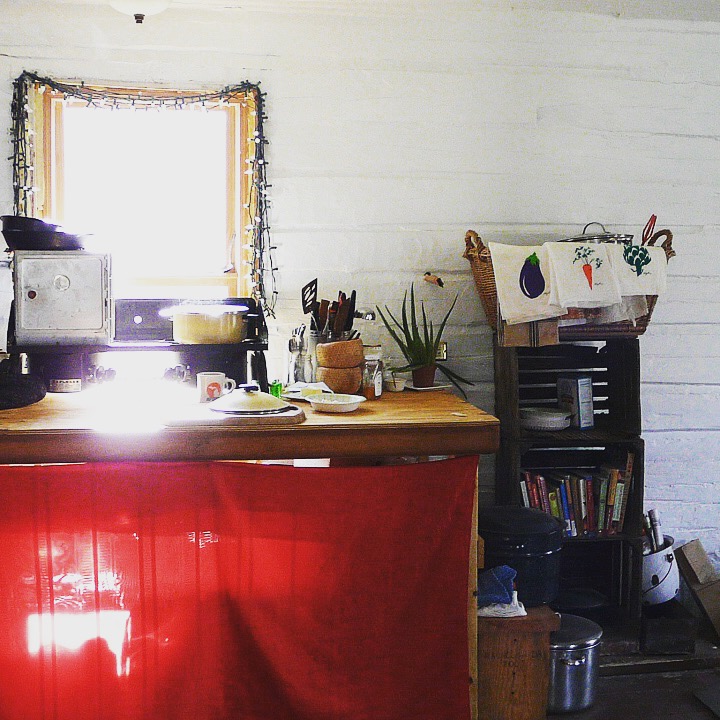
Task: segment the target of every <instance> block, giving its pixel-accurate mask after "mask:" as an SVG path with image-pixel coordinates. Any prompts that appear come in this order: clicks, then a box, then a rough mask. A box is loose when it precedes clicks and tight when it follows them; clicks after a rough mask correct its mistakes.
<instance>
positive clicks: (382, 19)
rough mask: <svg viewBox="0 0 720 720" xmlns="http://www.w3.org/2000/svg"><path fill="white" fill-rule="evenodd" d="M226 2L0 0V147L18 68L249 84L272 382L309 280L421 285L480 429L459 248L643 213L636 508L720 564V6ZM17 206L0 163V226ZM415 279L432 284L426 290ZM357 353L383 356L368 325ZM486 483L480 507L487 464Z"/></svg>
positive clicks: (324, 288)
mask: <svg viewBox="0 0 720 720" xmlns="http://www.w3.org/2000/svg"><path fill="white" fill-rule="evenodd" d="M238 4H239V3H238ZM219 5H225V6H227V9H225V10H223V9H220V7H219ZM232 5H233V3H232V2H225V3H215V2H212V3H207V4H206V5H205V9H198V8H199V6H200V4H199V3H195V4H194V5H193V4H192V3H187V2H185V3H183V2H177V3H176V4H175V6H174V7H173V8H172V9H170V10H168V11H166V12H165V13H163V14H161V15H157V16H155V17H152V18H148V19H147V20H146V22H145V23H144V24H143V25H135V24H134V23H133V22H132V20H131V19H129V18H128V17H126V16H123V15H120V14H118V13H116V12H115V11H114V10H112V9H111V8H109V7H108V6H107V5H105V4H102V3H99V2H97V3H93V4H89V5H84V4H80V3H79V2H78V3H75V2H73V1H72V0H70V1H64V2H63V1H61V0H58V2H35V1H33V2H30V1H28V0H1V1H0V9H1V10H2V23H0V129H3V130H6V129H7V128H8V127H9V112H10V98H11V91H12V80H13V79H14V78H15V77H16V76H17V75H19V73H20V72H21V71H22V70H24V69H26V70H33V71H36V72H38V73H41V74H47V75H50V76H52V77H56V78H67V79H84V80H87V81H90V80H93V81H107V82H111V81H114V82H128V83H132V82H141V83H153V84H160V85H170V86H173V85H177V86H181V87H216V86H221V85H225V84H229V83H234V82H237V81H240V80H244V79H249V80H252V81H260V82H261V86H262V87H263V89H264V90H265V91H266V92H267V109H268V113H269V122H268V124H267V132H268V137H269V139H270V142H271V144H270V146H269V148H268V159H269V163H270V165H269V177H270V179H271V182H272V185H273V188H272V194H273V207H272V213H271V223H272V232H273V238H274V241H275V243H276V245H277V259H278V264H279V267H280V272H279V275H278V279H279V290H280V298H279V304H278V318H277V322H276V323H275V324H274V330H273V333H274V334H273V338H272V348H271V359H272V364H271V367H273V368H274V370H273V371H272V372H274V373H275V374H278V375H280V374H281V373H282V367H283V365H284V355H283V349H284V346H285V345H286V340H287V337H288V332H289V330H290V328H292V326H294V325H296V324H298V323H299V322H300V321H301V319H302V318H301V314H300V307H299V300H300V287H301V286H302V285H303V284H304V283H305V282H307V281H308V280H309V279H311V278H313V277H318V279H319V283H320V293H321V295H323V296H324V297H332V296H333V295H335V294H336V293H337V291H338V290H340V289H343V290H346V291H349V290H350V289H352V288H356V289H357V290H358V293H359V298H360V304H361V305H362V306H365V307H373V306H374V305H375V304H384V303H388V304H390V305H391V306H395V307H396V306H397V305H398V303H399V301H400V299H401V297H402V293H403V291H404V290H405V288H407V287H408V286H409V284H410V283H411V282H416V285H417V286H418V288H419V291H420V293H421V295H422V297H424V298H426V299H427V305H428V309H429V311H430V312H431V313H438V314H439V313H440V312H442V310H443V309H444V308H446V307H447V306H448V304H449V302H451V300H452V298H453V297H454V295H455V294H456V293H457V294H459V300H458V305H457V308H456V310H455V312H454V314H453V317H452V326H451V327H450V329H449V332H448V335H447V339H448V342H449V350H450V362H451V365H452V367H454V368H455V369H457V370H458V371H459V372H461V373H463V374H466V375H469V376H470V377H471V378H472V379H473V380H474V381H475V383H476V384H475V386H474V388H472V392H471V393H470V397H471V399H472V401H473V402H476V403H477V404H479V405H481V406H482V407H485V408H487V409H490V410H491V409H492V405H493V386H492V353H491V334H490V332H489V329H488V326H487V323H486V321H485V318H484V316H483V313H482V309H481V307H480V303H479V300H478V297H477V294H476V292H475V288H474V286H473V283H472V279H471V276H470V272H469V267H468V265H467V262H466V261H465V260H464V259H463V258H462V251H463V236H464V233H465V231H466V230H467V229H468V228H474V229H475V230H477V231H478V232H479V233H480V234H481V235H482V236H483V238H485V239H486V240H498V241H507V242H531V241H542V240H546V239H559V238H562V237H565V236H567V235H569V234H576V233H578V232H580V231H581V230H582V227H583V225H584V224H585V223H587V222H589V221H591V220H598V221H601V222H603V223H605V224H606V226H607V227H608V228H610V229H612V230H615V231H618V232H620V231H623V232H633V233H636V234H639V233H640V231H641V230H642V227H643V225H644V224H645V221H646V220H647V218H648V217H649V215H650V214H651V213H653V212H654V213H656V214H657V215H658V227H669V228H671V229H672V230H673V232H674V234H675V241H674V246H675V248H676V250H677V257H676V258H674V259H673V260H672V262H671V264H670V283H669V290H668V293H667V295H666V296H665V297H663V298H661V300H660V302H659V304H658V307H657V309H656V312H655V316H654V320H653V323H652V325H651V328H650V329H649V330H648V332H647V333H646V335H645V336H644V337H643V338H642V340H641V347H642V358H643V370H642V373H643V398H642V400H643V416H644V427H645V438H646V443H647V461H648V462H647V472H646V478H647V485H646V497H647V500H646V507H656V508H657V509H658V510H659V512H660V513H661V517H662V519H663V523H664V527H665V530H666V532H669V533H671V534H673V535H675V536H676V538H678V539H690V538H693V537H699V538H701V539H702V541H703V543H704V544H705V546H706V548H707V549H708V550H710V551H715V552H717V551H718V550H720V402H719V400H720V388H719V383H720V377H719V372H718V366H719V363H718V360H719V356H720V313H719V310H718V308H719V301H718V296H719V295H720V262H719V261H718V246H719V241H720V202H719V200H720V197H719V188H720V66H719V65H718V63H717V58H718V56H719V55H720V17H718V14H719V13H718V11H717V9H716V8H715V7H714V4H712V3H705V2H701V1H700V0H696V1H683V2H658V3H643V2H637V0H626V1H621V0H614V1H613V0H607V1H603V0H595V1H593V2H583V3H580V2H571V1H570V0H565V1H563V0H555V1H554V2H545V3H537V2H532V1H530V0H525V1H520V2H513V3H511V2H509V1H505V0H488V1H487V2H476V1H475V0H447V1H444V2H439V1H435V2H432V1H430V0H424V1H423V0H418V1H417V2H409V1H406V0H397V1H395V2H391V1H389V0H385V1H382V0H365V1H364V2H362V1H358V2H348V0H337V2H330V1H329V0H326V1H325V2H311V1H310V0H284V1H283V0H274V1H271V0H268V2H263V3H261V2H248V3H246V2H243V3H242V6H243V8H244V9H239V8H238V9H232V8H231V7H230V6H232ZM648 5H652V6H653V7H652V8H651V9H650V8H647V7H646V6H648ZM538 8H540V9H538ZM3 137H4V138H5V139H4V140H3V142H4V143H5V146H4V149H5V152H4V154H3V157H7V156H9V155H10V152H11V150H10V144H9V140H8V136H7V133H6V132H3ZM11 208H12V187H11V167H10V163H9V162H8V161H3V162H1V163H0V211H2V212H3V213H7V212H9V211H11ZM189 210H192V209H189ZM425 271H433V272H435V273H437V274H438V275H440V276H441V277H442V278H443V280H444V282H445V287H444V288H443V289H440V288H437V287H434V286H431V285H429V284H428V283H424V282H422V281H421V277H422V274H423V273H424V272H425ZM364 335H365V337H366V338H368V339H374V338H375V337H377V338H381V339H383V338H384V336H383V334H382V332H381V331H380V329H379V328H378V327H376V326H374V325H373V324H372V323H368V324H367V326H366V327H365V328H364ZM482 476H483V487H484V494H483V501H490V500H491V484H492V466H491V461H490V460H486V461H484V464H483V473H482Z"/></svg>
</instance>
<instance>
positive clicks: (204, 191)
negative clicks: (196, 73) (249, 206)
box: [62, 104, 228, 296]
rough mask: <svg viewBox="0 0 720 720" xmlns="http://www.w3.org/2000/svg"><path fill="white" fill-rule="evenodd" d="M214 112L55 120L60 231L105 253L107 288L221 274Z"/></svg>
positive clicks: (222, 199) (89, 111) (218, 135)
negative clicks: (59, 148) (58, 125)
mask: <svg viewBox="0 0 720 720" xmlns="http://www.w3.org/2000/svg"><path fill="white" fill-rule="evenodd" d="M227 123H228V118H227V114H226V113H225V112H222V111H203V110H200V109H198V110H189V109H185V110H182V111H179V110H171V109H165V110H162V109H157V110H154V109H151V110H133V109H129V108H128V109H109V108H95V107H91V106H79V105H72V104H69V105H67V106H66V107H65V108H64V110H63V162H62V168H63V173H64V177H63V182H62V188H63V195H64V198H63V214H64V218H63V222H64V224H65V225H66V226H67V227H68V228H69V229H72V230H75V229H77V230H80V231H86V232H89V233H92V235H93V237H92V238H91V239H90V240H89V241H88V242H86V248H87V249H89V250H96V251H100V252H110V253H111V255H112V266H113V285H114V288H115V291H116V295H117V296H121V295H122V294H123V293H122V288H123V285H124V284H125V283H126V282H131V281H133V280H134V279H135V278H137V277H142V276H144V277H153V278H163V277H185V278H197V277H203V276H218V275H221V274H222V273H223V270H224V269H225V268H226V267H227V265H228V237H227V236H228V207H227V206H228V190H227V173H228V170H227V163H228V125H227Z"/></svg>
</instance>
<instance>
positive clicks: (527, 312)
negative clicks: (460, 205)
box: [488, 242, 567, 325]
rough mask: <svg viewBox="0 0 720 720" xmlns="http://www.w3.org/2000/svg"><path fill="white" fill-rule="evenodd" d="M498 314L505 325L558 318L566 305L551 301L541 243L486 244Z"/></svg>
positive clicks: (545, 261)
mask: <svg viewBox="0 0 720 720" xmlns="http://www.w3.org/2000/svg"><path fill="white" fill-rule="evenodd" d="M488 248H489V249H490V257H491V258H492V264H493V271H494V273H495V286H496V288H497V297H498V305H499V306H500V314H501V316H502V318H503V320H505V322H506V323H507V324H508V325H516V324H517V323H524V322H532V321H535V320H544V319H546V318H553V317H559V316H560V315H564V314H565V312H567V310H566V308H564V307H561V306H559V305H555V304H551V303H550V302H549V299H550V289H549V285H550V283H549V273H548V271H547V266H546V263H547V260H546V256H545V253H544V251H543V248H542V247H541V246H537V247H531V246H525V245H505V244H503V243H495V242H490V243H488Z"/></svg>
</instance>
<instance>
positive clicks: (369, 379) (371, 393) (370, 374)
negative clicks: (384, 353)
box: [362, 358, 383, 400]
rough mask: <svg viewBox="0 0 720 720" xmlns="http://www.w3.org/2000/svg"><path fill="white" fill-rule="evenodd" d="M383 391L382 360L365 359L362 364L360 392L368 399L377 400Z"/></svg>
mask: <svg viewBox="0 0 720 720" xmlns="http://www.w3.org/2000/svg"><path fill="white" fill-rule="evenodd" d="M382 391H383V361H382V360H380V359H379V358H377V359H369V358H366V359H365V364H364V365H363V379H362V393H363V395H364V396H365V397H366V398H367V399H368V400H377V399H378V398H379V397H380V396H381V395H382Z"/></svg>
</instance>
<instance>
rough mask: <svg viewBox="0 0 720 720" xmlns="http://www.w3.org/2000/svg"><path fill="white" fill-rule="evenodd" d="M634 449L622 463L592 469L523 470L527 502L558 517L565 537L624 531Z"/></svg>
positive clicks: (523, 499) (522, 494)
mask: <svg viewBox="0 0 720 720" xmlns="http://www.w3.org/2000/svg"><path fill="white" fill-rule="evenodd" d="M634 459H635V456H634V453H632V452H628V454H627V458H626V460H625V462H624V463H622V465H620V464H613V463H608V464H603V465H600V466H599V467H596V468H592V469H590V470H588V469H585V468H575V469H571V470H531V469H528V470H523V471H522V472H521V477H520V493H521V497H522V501H523V505H524V506H525V507H529V508H537V509H539V510H543V511H544V512H546V513H549V514H550V515H552V516H553V517H556V518H557V519H558V520H559V521H560V522H561V523H562V524H563V528H564V535H565V537H597V536H601V537H602V536H608V535H616V534H618V533H621V532H622V531H623V526H624V523H625V512H626V510H627V505H628V498H629V497H630V490H631V484H632V475H633V461H634Z"/></svg>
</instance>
